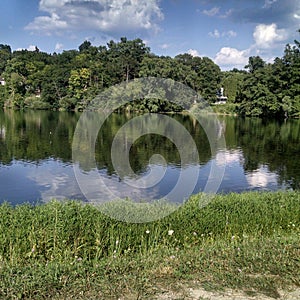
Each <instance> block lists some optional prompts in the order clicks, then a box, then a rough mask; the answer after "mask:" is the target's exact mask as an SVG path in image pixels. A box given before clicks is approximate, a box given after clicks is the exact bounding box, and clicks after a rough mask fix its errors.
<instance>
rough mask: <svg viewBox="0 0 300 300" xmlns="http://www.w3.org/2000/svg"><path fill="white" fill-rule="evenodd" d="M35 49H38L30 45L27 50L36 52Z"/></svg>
mask: <svg viewBox="0 0 300 300" xmlns="http://www.w3.org/2000/svg"><path fill="white" fill-rule="evenodd" d="M35 49H36V46H34V45H30V46H28V48H27V50H28V51H35Z"/></svg>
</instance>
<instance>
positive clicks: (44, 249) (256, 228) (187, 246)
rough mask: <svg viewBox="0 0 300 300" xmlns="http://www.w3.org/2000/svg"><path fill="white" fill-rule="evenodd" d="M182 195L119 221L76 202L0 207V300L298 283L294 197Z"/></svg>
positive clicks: (253, 289)
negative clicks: (157, 210) (165, 208)
mask: <svg viewBox="0 0 300 300" xmlns="http://www.w3.org/2000/svg"><path fill="white" fill-rule="evenodd" d="M202 196H203V195H201V194H199V195H194V196H192V197H191V198H190V199H189V200H188V201H187V202H186V203H185V204H184V205H183V206H182V207H180V208H179V209H178V210H177V211H176V212H174V213H172V214H171V215H169V216H168V217H165V218H164V219H161V220H158V221H155V222H151V223H144V224H128V223H122V222H120V221H116V220H113V219H110V218H109V217H108V216H106V215H104V214H103V213H101V212H100V211H99V210H98V209H97V208H96V207H95V206H93V205H90V204H84V203H80V202H76V201H64V202H60V201H55V200H53V201H52V202H50V203H47V204H41V205H36V206H33V205H27V204H22V205H19V206H15V207H13V206H11V205H9V204H7V203H4V204H2V205H1V206H0V232H1V239H0V277H1V280H0V297H1V299H62V298H63V299H73V298H74V297H75V298H76V299H119V298H120V297H124V298H125V299H153V298H154V297H155V295H157V294H160V293H163V292H165V291H171V290H176V289H181V288H182V286H186V285H187V286H193V285H194V286H202V287H204V288H205V289H210V290H212V289H214V290H215V289H223V288H228V287H231V288H233V289H241V290H243V291H244V292H245V293H248V294H249V295H255V294H264V295H268V296H270V297H273V298H278V295H279V294H278V290H279V289H289V288H293V287H296V286H298V287H299V285H300V281H299V278H300V260H299V257H300V247H299V246H300V242H299V236H300V223H299V220H300V210H299V205H300V192H291V191H290V192H283V191H281V192H273V193H271V192H247V193H241V194H234V193H233V194H228V195H216V196H215V197H214V198H213V199H212V201H211V202H210V203H209V204H208V205H207V206H205V207H204V208H201V209H200V207H199V201H200V199H201V197H202ZM117 205H119V204H117Z"/></svg>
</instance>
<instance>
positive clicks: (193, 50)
mask: <svg viewBox="0 0 300 300" xmlns="http://www.w3.org/2000/svg"><path fill="white" fill-rule="evenodd" d="M187 53H188V54H190V55H192V56H193V57H196V56H199V57H200V56H201V55H200V53H199V52H198V51H197V50H195V49H189V51H188V52H187Z"/></svg>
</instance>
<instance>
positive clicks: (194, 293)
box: [156, 288, 300, 300]
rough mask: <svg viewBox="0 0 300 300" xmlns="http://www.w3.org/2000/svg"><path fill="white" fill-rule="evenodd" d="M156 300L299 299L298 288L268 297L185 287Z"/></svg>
mask: <svg viewBox="0 0 300 300" xmlns="http://www.w3.org/2000/svg"><path fill="white" fill-rule="evenodd" d="M156 299H157V300H176V299H178V300H179V299H186V300H274V299H281V300H299V299H300V288H298V289H296V290H295V289H294V290H291V291H279V292H278V295H274V297H269V296H266V295H263V294H259V293H257V292H251V291H249V292H248V293H246V292H243V291H235V290H230V289H228V290H226V291H222V292H211V291H206V290H205V289H202V288H197V289H195V288H186V289H182V291H181V292H176V293H174V292H168V293H165V294H162V295H159V296H158V297H157V298H156Z"/></svg>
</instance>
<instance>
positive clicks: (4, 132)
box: [0, 111, 300, 204]
mask: <svg viewBox="0 0 300 300" xmlns="http://www.w3.org/2000/svg"><path fill="white" fill-rule="evenodd" d="M131 117H132V116H131ZM131 117H130V116H126V115H117V114H114V115H112V116H111V117H110V118H109V119H108V120H107V121H106V122H105V123H104V124H103V126H102V129H101V131H100V132H99V135H98V138H97V143H96V147H95V161H96V164H95V166H96V168H95V167H94V166H89V164H84V163H81V164H80V165H79V167H80V169H81V171H82V173H83V174H89V173H90V172H98V173H99V174H101V176H102V177H103V178H104V180H105V184H106V185H107V186H109V187H110V188H111V189H113V190H115V191H118V195H119V196H122V197H130V198H133V199H136V200H138V199H147V200H148V199H158V198H161V197H163V196H164V195H166V194H168V193H169V192H170V190H171V189H172V187H173V186H174V185H176V182H177V180H178V178H179V176H180V172H182V173H183V174H184V175H185V176H186V178H187V179H186V180H188V178H189V176H192V175H190V174H194V171H195V169H197V170H198V171H199V176H198V179H197V184H196V187H195V189H194V193H197V192H200V191H202V190H203V188H204V186H205V184H206V182H207V178H208V175H209V172H210V167H211V165H212V164H213V163H217V164H218V162H219V161H218V160H219V154H221V153H222V155H223V156H222V157H224V156H225V159H226V168H225V174H224V177H223V180H222V183H221V185H220V187H219V189H218V192H220V193H228V192H242V191H246V190H278V189H300V120H288V121H286V122H277V121H267V122H266V121H262V120H260V119H241V118H234V117H219V121H220V124H221V128H222V130H223V132H224V136H225V140H226V148H225V149H219V150H218V151H219V152H218V153H216V154H213V155H212V153H211V150H210V145H209V142H208V140H207V137H206V134H205V132H204V131H203V129H202V128H201V126H200V125H199V124H198V123H197V122H195V120H193V119H192V118H190V117H189V116H184V115H175V116H173V118H174V119H175V120H176V121H178V122H180V123H181V124H182V125H183V126H184V127H185V128H186V129H187V130H188V131H189V132H190V134H191V135H192V137H193V139H194V140H195V143H196V145H197V148H198V151H199V163H198V165H195V164H194V163H190V164H189V163H188V162H185V164H184V165H181V159H180V154H179V152H178V150H177V149H176V146H175V145H174V144H173V143H172V142H171V141H170V140H168V139H167V138H165V137H163V136H161V135H154V134H148V135H144V136H142V137H140V138H138V139H137V140H136V142H135V143H134V144H133V146H132V147H131V148H130V152H129V153H130V156H129V159H130V164H131V167H132V169H133V171H134V173H135V176H132V174H122V175H120V174H118V173H117V172H116V171H115V169H114V165H113V163H112V159H111V151H110V149H111V145H112V143H113V140H114V137H115V135H116V133H117V132H118V131H119V129H120V128H121V127H122V125H123V124H125V123H126V122H128V121H129V119H130V118H131ZM79 118H80V114H79V113H78V114H77V113H64V112H44V111H37V112H35V111H29V112H14V111H7V112H3V111H0V202H3V201H8V202H11V203H12V204H17V203H22V202H33V203H34V202H36V201H39V202H40V201H42V202H46V201H49V200H50V199H52V198H57V199H63V198H75V199H84V196H83V194H82V192H81V190H80V188H79V186H78V183H77V181H76V178H75V175H74V169H73V162H72V141H73V135H74V131H75V128H76V124H77V121H78V120H79ZM146 125H147V124H145V126H146ZM84 146H85V145H83V147H84ZM153 154H160V155H161V156H162V157H164V159H165V165H164V163H161V162H153V161H151V160H150V161H149V159H150V158H151V156H152V155H153ZM221 163H224V162H223V161H222V162H221ZM150 167H151V168H152V171H154V173H155V172H156V173H157V174H160V173H162V172H165V173H164V176H163V177H162V179H161V180H160V181H159V183H158V184H156V185H154V186H153V187H151V188H142V189H136V188H131V187H130V186H128V185H127V184H126V180H127V182H128V180H131V182H134V181H135V180H138V179H141V178H143V177H144V176H147V175H148V173H149V169H150ZM125 179H126V180H125Z"/></svg>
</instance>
